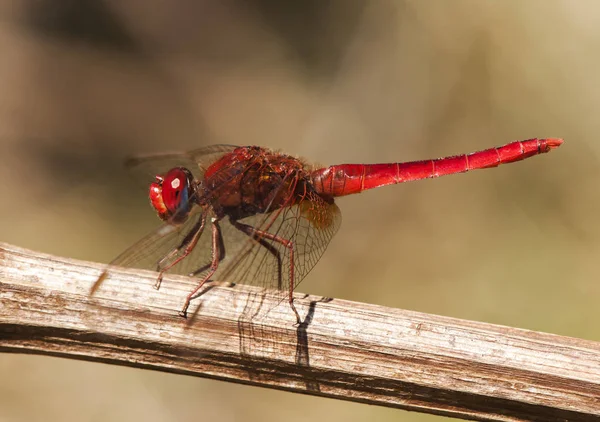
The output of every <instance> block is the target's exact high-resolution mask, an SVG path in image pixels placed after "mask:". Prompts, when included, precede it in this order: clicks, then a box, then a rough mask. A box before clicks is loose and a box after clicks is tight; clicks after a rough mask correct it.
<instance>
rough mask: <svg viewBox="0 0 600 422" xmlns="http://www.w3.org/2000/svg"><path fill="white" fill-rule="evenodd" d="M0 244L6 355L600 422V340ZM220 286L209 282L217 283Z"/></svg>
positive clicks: (475, 411) (408, 405)
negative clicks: (194, 292) (202, 283)
mask: <svg viewBox="0 0 600 422" xmlns="http://www.w3.org/2000/svg"><path fill="white" fill-rule="evenodd" d="M102 269H103V267H102V266H100V265H98V264H91V263H87V262H80V261H75V260H72V259H67V258H60V257H55V256H50V255H45V254H39V253H34V252H31V251H28V250H25V249H21V248H17V247H15V246H11V245H7V244H1V243H0V351H3V352H11V353H35V354H45V355H52V356H62V357H67V358H74V359H83V360H89V361H99V362H106V363H112V364H117V365H126V366H134V367H141V368H148V369H155V370H160V371H167V372H176V373H181V374H187V375H195V376H201V377H209V378H216V379H220V380H226V381H232V382H239V383H246V384H252V385H258V386H263V387H273V388H278V389H284V390H288V391H292V392H297V393H305V394H314V395H319V396H326V397H332V398H338V399H343V400H350V401H357V402H362V403H369V404H377V405H382V406H390V407H396V408H401V409H408V410H415V411H421V412H428V413H435V414H440V415H446V416H454V417H459V418H464V419H474V420H498V421H517V420H519V421H520V420H529V421H545V422H548V421H565V420H568V421H589V420H600V344H599V343H595V342H592V341H587V340H580V339H574V338H568V337H560V336H556V335H552V334H544V333H537V332H533V331H527V330H521V329H516V328H509V327H501V326H497V325H491V324H484V323H479V322H472V321H463V320H458V319H453V318H447V317H441V316H436V315H427V314H422V313H418V312H410V311H403V310H398V309H390V308H385V307H381V306H375V305H369V304H363V303H355V302H348V301H343V300H337V299H336V300H329V301H328V300H324V299H322V298H315V297H310V296H309V297H303V296H301V295H297V300H296V302H295V303H296V306H297V307H298V310H299V311H300V314H301V316H302V317H303V318H305V320H304V322H303V323H302V324H301V325H300V326H295V325H294V324H295V321H296V318H295V316H294V313H293V312H292V311H291V310H290V308H289V305H288V304H287V303H286V301H285V300H283V301H282V300H281V296H278V295H272V294H265V293H264V292H261V291H260V290H258V289H256V288H254V287H249V286H242V285H238V286H229V285H227V284H223V283H212V284H211V286H209V287H208V288H207V289H208V291H205V293H204V294H203V295H202V296H201V297H199V298H197V299H195V300H194V301H193V302H192V307H191V308H190V315H191V317H190V318H189V319H188V320H184V319H182V318H181V317H179V316H178V315H177V311H178V310H179V308H180V307H181V305H182V302H183V300H184V298H185V294H186V293H187V292H188V291H190V290H191V289H192V287H193V285H194V282H193V280H190V279H187V278H186V277H178V276H172V277H167V278H165V280H164V282H163V287H162V288H161V290H160V291H156V290H154V289H153V288H152V285H153V284H154V281H155V276H156V273H152V272H148V271H137V270H125V269H115V270H114V271H111V273H110V276H109V277H108V279H107V280H106V281H105V283H104V284H103V285H102V287H101V288H100V289H99V290H98V292H97V293H96V294H95V295H94V296H93V297H89V290H90V287H91V285H92V284H93V282H94V281H95V280H96V278H97V277H98V275H99V274H100V272H101V270H102ZM209 284H210V283H209Z"/></svg>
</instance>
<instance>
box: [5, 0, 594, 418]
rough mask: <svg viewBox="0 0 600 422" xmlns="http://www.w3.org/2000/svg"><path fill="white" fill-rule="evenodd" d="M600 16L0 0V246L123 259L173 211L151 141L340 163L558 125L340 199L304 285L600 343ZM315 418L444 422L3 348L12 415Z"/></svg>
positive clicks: (447, 5)
mask: <svg viewBox="0 0 600 422" xmlns="http://www.w3.org/2000/svg"><path fill="white" fill-rule="evenodd" d="M598 28H600V3H598V2H597V1H595V0H589V1H583V0H580V1H577V2H575V1H568V0H565V1H558V0H554V1H552V0H503V1H481V0H473V1H467V0H464V1H463V0H429V1H423V0H414V1H409V0H387V1H386V0H378V1H367V0H339V1H324V0H309V1H308V0H307V1H303V2H283V1H278V0H253V1H242V0H239V1H234V0H220V1H217V0H215V1H194V0H187V1H186V0H179V1H168V2H167V1H158V0H150V1H141V0H139V1H119V0H111V1H108V0H107V1H80V0H69V1H66V0H43V1H41V0H36V1H34V0H30V1H22V0H14V1H10V0H0V157H1V161H0V162H1V166H0V180H1V183H0V198H1V204H2V218H1V219H0V235H1V236H0V241H4V242H9V243H13V244H15V245H18V246H22V247H27V248H32V249H35V250H39V251H44V252H49V253H53V254H58V255H63V256H68V257H73V258H79V259H85V260H92V261H97V262H108V261H109V260H111V259H112V258H113V257H115V256H116V255H117V254H118V253H119V252H120V251H122V250H123V249H124V248H126V247H127V246H128V245H130V244H131V243H133V242H134V241H135V240H137V239H138V238H139V237H141V236H142V235H144V234H145V233H146V232H148V231H149V230H151V229H152V228H153V227H156V226H157V225H158V221H157V219H156V216H155V214H154V212H153V211H152V210H151V209H150V208H149V205H148V200H147V197H146V193H145V191H144V189H143V188H141V187H140V186H139V185H138V184H136V183H135V182H134V181H133V180H131V179H130V177H129V176H128V174H127V173H126V171H125V170H124V169H123V168H122V166H121V162H122V160H123V158H124V157H125V156H127V155H130V154H133V153H148V152H159V151H165V150H168V151H171V150H185V149H191V148H197V147H200V146H203V145H207V144H213V143H232V144H241V145H249V144H258V145H262V146H267V147H272V148H280V149H282V150H284V151H286V152H288V153H290V154H293V155H300V156H303V157H306V158H308V159H309V160H311V161H313V162H317V163H322V164H327V165H329V164H336V163H351V162H385V161H392V160H398V161H406V160H416V159H425V158H435V157H440V156H445V155H451V154H457V153H462V152H470V151H474V150H480V149H484V148H487V147H491V146H495V145H502V144H504V143H507V142H509V141H511V140H515V139H528V138H533V137H563V138H565V140H566V142H565V144H564V145H563V146H562V147H561V148H560V149H559V150H557V151H553V152H552V153H551V154H549V155H545V156H541V157H535V158H533V159H531V160H527V161H525V162H521V163H517V164H512V165H508V166H503V167H500V168H498V169H493V170H487V171H480V172H475V173H470V174H467V175H459V176H452V177H445V178H441V179H437V180H430V181H422V182H415V183H412V184H406V185H403V186H394V187H389V188H384V189H379V190H374V191H370V192H366V193H364V194H361V195H356V196H354V197H348V198H342V199H341V200H340V201H339V202H338V204H339V206H340V208H341V209H342V214H343V224H342V228H341V230H340V232H339V233H338V235H337V236H336V237H335V238H334V240H333V241H332V243H331V245H330V247H329V249H328V250H327V252H326V253H325V256H324V257H323V259H322V260H321V262H320V263H319V264H318V265H317V266H316V268H315V269H314V270H313V272H312V273H311V274H310V275H309V276H308V277H307V279H306V280H305V281H304V282H303V283H302V284H301V286H300V288H299V289H298V290H299V291H300V292H309V293H312V294H315V295H322V296H332V297H338V298H344V299H349V300H356V301H362V302H370V303H376V304H380V305H385V306H390V307H397V308H406V309H412V310H417V311H422V312H429V313H435V314H441V315H448V316H453V317H458V318H467V319H473V320H478V321H485V322H490V323H497V324H504V325H509V326H515V327H522V328H528V329H532V330H540V331H546V332H551V333H557V334H562V335H567V336H575V337H582V338H587V339H592V340H596V341H600V328H599V326H598V321H600V307H599V306H598V300H599V299H600V283H599V282H598V277H599V275H600V265H599V264H598V256H599V255H600V242H599V239H600V225H599V224H598V216H599V213H598V210H599V206H600V202H599V198H600V195H599V192H598V181H599V180H600V179H599V175H598V166H597V163H598V154H599V153H600V143H599V142H598V141H597V139H596V137H597V135H598V134H599V133H600V119H599V118H598V112H599V111H600V82H599V79H598V78H599V71H598V69H599V65H600V55H599V54H598V51H600V29H598ZM149 288H151V286H149ZM164 288H168V285H165V287H164ZM315 418H316V420H321V418H322V419H324V420H327V421H328V422H335V421H344V422H348V421H359V420H361V421H362V420H369V419H376V420H381V421H386V420H395V421H436V420H442V419H443V418H441V417H436V416H428V415H420V414H416V413H410V412H404V411H400V410H395V409H384V408H377V407H373V406H367V405H361V404H356V403H346V402H340V401H335V400H330V399H322V398H315V397H309V396H303V395H299V394H290V393H285V392H280V391H273V390H266V389H261V388H256V387H249V386H242V385H235V384H229V383H225V382H218V381H212V380H204V379H198V378H192V377H186V376H176V375H170V374H162V373H158V372H152V371H142V370H135V369H128V368H121V367H115V366H108V365H101V364H92V363H85V362H77V361H73V360H66V359H57V358H48V357H36V356H20V355H0V421H1V422H5V421H25V420H27V421H107V420H110V421H130V420H141V421H145V422H152V421H164V420H177V421H188V420H190V421H192V420H194V421H196V420H217V421H237V420H240V421H241V420H243V421H253V420H256V421H280V420H286V421H288V422H293V421H304V420H309V419H315Z"/></svg>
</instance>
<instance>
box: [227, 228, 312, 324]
mask: <svg viewBox="0 0 600 422" xmlns="http://www.w3.org/2000/svg"><path fill="white" fill-rule="evenodd" d="M232 224H233V225H234V226H235V227H236V228H237V229H239V230H241V231H242V232H244V233H245V234H247V235H248V236H251V237H252V238H254V239H255V240H256V241H257V242H258V243H260V244H261V245H262V246H264V247H266V248H267V249H268V250H269V252H271V253H273V254H274V255H275V256H276V258H277V259H278V264H279V285H280V287H282V286H281V257H280V256H279V251H277V249H275V247H274V246H273V245H269V244H268V243H267V242H265V239H268V240H272V241H273V242H277V243H280V244H282V245H283V246H285V247H286V248H288V250H289V253H290V285H289V296H288V302H289V304H290V308H292V311H294V314H295V315H296V321H297V322H298V324H301V323H302V320H301V319H300V314H299V313H298V310H297V309H296V306H295V305H294V242H292V241H291V240H288V239H284V238H283V237H280V236H277V235H275V234H272V233H269V232H267V231H264V230H260V229H257V228H255V227H252V226H249V225H247V224H244V223H240V222H239V221H232Z"/></svg>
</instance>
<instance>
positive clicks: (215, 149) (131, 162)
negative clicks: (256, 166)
mask: <svg viewBox="0 0 600 422" xmlns="http://www.w3.org/2000/svg"><path fill="white" fill-rule="evenodd" d="M236 148H238V147H237V146H236V145H209V146H206V147H202V148H198V149H195V150H192V151H187V152H174V153H160V154H147V155H138V156H135V157H130V158H128V159H127V160H126V161H125V167H126V168H127V169H128V171H129V172H130V173H131V175H132V176H133V178H134V179H136V180H138V181H140V182H141V183H142V184H143V185H144V186H147V185H148V184H149V183H151V182H152V181H154V177H155V176H156V175H158V174H164V173H166V172H167V171H169V170H171V169H172V168H174V167H185V168H187V169H188V170H190V171H191V172H192V174H193V175H194V177H195V178H197V179H202V178H203V177H204V172H205V171H206V169H207V168H208V167H209V166H210V165H211V164H212V163H214V162H216V161H218V160H219V159H220V158H221V157H223V156H224V155H225V154H227V153H229V152H231V151H233V150H234V149H236Z"/></svg>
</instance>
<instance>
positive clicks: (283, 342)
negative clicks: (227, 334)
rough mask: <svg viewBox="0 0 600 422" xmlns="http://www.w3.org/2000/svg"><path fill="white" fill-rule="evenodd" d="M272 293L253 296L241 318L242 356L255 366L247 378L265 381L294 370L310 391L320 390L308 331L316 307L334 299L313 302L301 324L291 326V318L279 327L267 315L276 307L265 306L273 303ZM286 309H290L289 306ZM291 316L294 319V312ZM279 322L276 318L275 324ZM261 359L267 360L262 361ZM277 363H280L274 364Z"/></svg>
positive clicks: (239, 327) (240, 338) (239, 325)
mask: <svg viewBox="0 0 600 422" xmlns="http://www.w3.org/2000/svg"><path fill="white" fill-rule="evenodd" d="M270 294H272V293H269V292H264V293H255V294H252V297H249V300H248V303H247V304H246V306H245V309H244V312H243V313H242V315H241V316H240V318H239V319H238V332H239V345H240V348H239V350H240V354H241V355H242V356H244V357H246V358H247V359H248V360H250V361H251V362H252V367H251V368H250V369H249V370H248V378H249V379H250V380H264V378H265V377H269V376H272V375H270V374H273V373H277V371H286V372H291V371H293V372H294V373H296V374H299V375H301V376H302V378H298V379H302V380H303V382H304V385H305V388H306V390H307V391H316V392H318V391H320V385H319V382H318V381H317V377H315V376H313V370H312V368H311V366H310V349H309V345H308V328H309V326H310V324H311V323H312V321H313V318H314V315H315V310H316V307H317V304H318V303H324V302H328V301H330V300H331V299H330V298H323V299H320V300H315V301H311V302H310V303H309V307H308V312H307V314H306V316H305V317H304V320H303V321H302V322H301V323H300V324H295V323H292V322H291V318H290V325H289V327H286V326H281V327H277V326H274V325H273V323H272V322H268V321H273V318H269V317H268V314H269V313H270V312H271V311H275V308H272V309H264V308H265V304H266V303H270V304H272V302H271V301H270V300H268V296H269V295H270ZM283 306H286V307H287V304H285V305H283ZM280 309H281V308H279V310H280ZM289 313H290V316H293V313H292V311H291V309H289ZM277 320H278V319H277V318H276V319H275V321H277ZM294 328H295V329H294ZM294 344H295V349H294V347H293V346H294ZM269 355H270V356H271V358H270V359H269V357H268V356H269ZM260 356H265V358H264V359H261V358H260ZM273 357H274V358H273ZM275 360H277V361H279V362H278V363H276V364H274V363H273V362H274V361H275ZM275 378H276V377H275Z"/></svg>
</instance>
